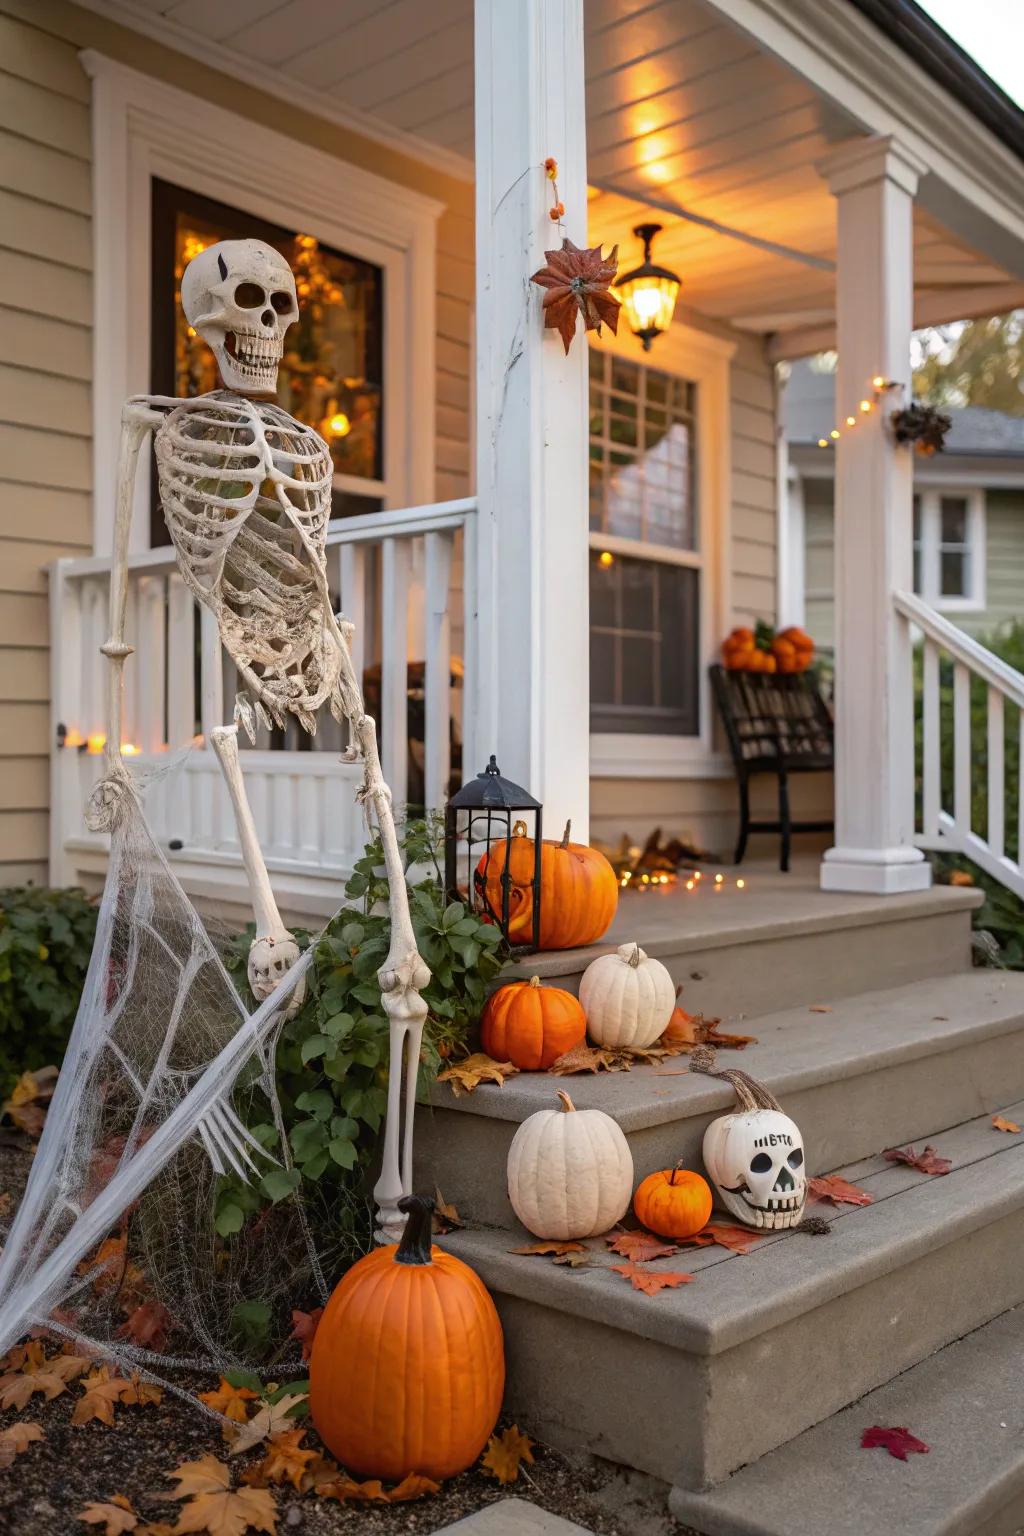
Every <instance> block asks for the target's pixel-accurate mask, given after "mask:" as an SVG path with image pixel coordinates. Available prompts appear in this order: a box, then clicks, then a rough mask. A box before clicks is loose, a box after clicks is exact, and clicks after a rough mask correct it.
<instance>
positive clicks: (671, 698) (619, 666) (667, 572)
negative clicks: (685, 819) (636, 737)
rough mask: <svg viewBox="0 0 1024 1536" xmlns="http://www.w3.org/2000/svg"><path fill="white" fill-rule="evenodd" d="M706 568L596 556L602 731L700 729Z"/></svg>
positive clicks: (596, 691) (597, 691) (596, 690)
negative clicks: (701, 606) (605, 559)
mask: <svg viewBox="0 0 1024 1536" xmlns="http://www.w3.org/2000/svg"><path fill="white" fill-rule="evenodd" d="M699 591H700V575H699V572H698V571H696V570H693V569H691V568H689V567H687V566H677V565H669V564H666V563H663V562H661V561H655V560H634V559H632V558H622V557H621V556H618V555H616V556H615V557H614V558H613V560H612V562H611V564H604V565H602V563H601V558H600V554H599V552H598V551H596V550H595V551H592V552H591V560H590V627H591V649H590V657H591V674H590V677H591V680H590V701H591V709H590V723H591V729H592V730H594V731H625V732H632V733H651V734H657V735H673V736H694V735H696V734H697V733H698V731H699V709H698V676H699V651H698V622H699Z"/></svg>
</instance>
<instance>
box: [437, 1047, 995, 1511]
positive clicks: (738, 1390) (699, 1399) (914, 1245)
mask: <svg viewBox="0 0 1024 1536" xmlns="http://www.w3.org/2000/svg"><path fill="white" fill-rule="evenodd" d="M748 1054H749V1053H748ZM1011 1054H1020V1049H1019V1042H1018V1043H1017V1046H1016V1049H1015V1051H1014V1052H1013V1053H1008V1054H1007V1056H1006V1060H1007V1061H1009V1059H1010V1055H1011ZM745 1065H746V1063H745ZM961 1069H962V1071H963V1073H964V1074H965V1075H968V1074H969V1072H970V1064H969V1061H968V1060H964V1061H963V1062H962V1063H961ZM620 1081H621V1080H620ZM625 1081H627V1082H628V1079H626V1080H625ZM677 1081H678V1080H677ZM684 1081H685V1080H684ZM507 1091H508V1089H507V1088H506V1089H504V1090H501V1092H507ZM910 1107H911V1106H907V1108H910ZM1002 1107H1004V1108H1005V1111H1006V1113H1007V1114H1008V1115H1009V1117H1010V1118H1011V1119H1013V1118H1016V1119H1017V1120H1018V1121H1021V1120H1022V1118H1024V1100H1022V1101H1021V1102H1019V1103H1016V1104H1013V1103H1011V1104H1008V1105H1005V1104H1004V1106H1002ZM923 1136H926V1137H927V1140H928V1141H930V1142H932V1143H933V1144H934V1145H935V1146H936V1147H937V1148H938V1150H939V1151H940V1153H942V1154H943V1155H944V1156H947V1157H949V1158H951V1159H952V1161H953V1171H952V1172H951V1173H950V1174H949V1175H948V1176H946V1177H938V1178H936V1177H929V1176H927V1175H924V1174H920V1173H917V1172H916V1171H915V1170H913V1169H911V1168H906V1167H903V1166H896V1165H893V1164H890V1163H887V1162H885V1161H884V1160H883V1159H882V1158H881V1157H877V1156H874V1157H870V1158H867V1159H865V1160H862V1161H860V1162H855V1163H853V1164H851V1165H849V1166H846V1167H844V1168H842V1169H841V1170H839V1171H841V1172H842V1173H843V1174H844V1176H845V1177H847V1178H850V1179H852V1180H853V1181H854V1182H855V1183H858V1184H860V1185H861V1186H862V1187H863V1188H865V1189H867V1190H868V1191H869V1192H871V1193H872V1194H873V1195H874V1196H875V1203H874V1204H872V1205H871V1206H868V1207H863V1208H859V1207H843V1208H841V1209H840V1210H839V1211H836V1212H835V1213H834V1214H833V1213H832V1211H831V1209H830V1208H829V1207H824V1208H822V1209H823V1210H824V1212H825V1213H826V1214H827V1215H828V1217H829V1219H830V1220H831V1221H832V1224H833V1230H832V1232H831V1233H830V1234H829V1235H828V1236H824V1237H810V1236H806V1235H803V1234H799V1233H780V1234H773V1235H772V1236H770V1237H766V1238H764V1239H762V1240H761V1241H760V1242H759V1243H758V1244H757V1245H756V1246H755V1248H754V1250H753V1251H752V1252H751V1253H750V1254H749V1255H747V1256H741V1255H736V1254H732V1253H729V1252H727V1251H726V1250H724V1249H718V1248H714V1249H701V1250H690V1251H686V1250H684V1251H683V1252H682V1253H681V1254H678V1255H675V1256H673V1257H671V1258H669V1259H667V1260H660V1261H659V1264H660V1266H661V1267H663V1268H667V1269H675V1270H678V1269H683V1270H685V1271H687V1272H689V1273H692V1274H694V1275H695V1276H696V1279H695V1281H694V1283H692V1284H688V1285H684V1286H680V1287H679V1288H677V1289H674V1290H666V1291H663V1292H661V1293H660V1294H659V1295H657V1296H654V1297H648V1296H645V1295H643V1294H641V1293H639V1292H636V1291H633V1290H631V1289H630V1288H629V1287H628V1285H627V1283H626V1281H625V1280H624V1279H622V1278H621V1277H620V1276H618V1275H616V1274H613V1273H612V1272H611V1270H610V1268H608V1267H607V1266H608V1265H610V1264H611V1263H612V1262H619V1261H618V1260H615V1259H612V1258H610V1257H609V1256H608V1255H607V1253H606V1251H602V1250H604V1245H603V1244H602V1243H600V1242H595V1243H594V1244H593V1247H594V1249H595V1262H594V1264H593V1266H590V1267H585V1268H581V1269H578V1270H569V1269H567V1268H563V1267H558V1266H554V1265H551V1264H550V1263H549V1262H548V1261H546V1260H543V1259H539V1258H532V1257H525V1256H519V1255H514V1254H511V1253H510V1252H509V1249H510V1248H512V1247H514V1246H516V1242H517V1240H521V1238H519V1239H517V1237H516V1236H514V1235H513V1234H512V1233H510V1231H508V1230H494V1229H479V1230H467V1231H464V1232H460V1233H455V1234H452V1235H451V1236H450V1237H448V1238H445V1239H443V1243H444V1246H446V1247H448V1248H450V1249H451V1251H453V1252H455V1253H458V1254H459V1255H460V1256H461V1257H462V1258H464V1259H465V1260H466V1261H467V1262H468V1263H470V1264H471V1265H472V1266H473V1267H474V1268H475V1269H476V1270H477V1272H478V1273H479V1274H480V1275H481V1277H482V1279H483V1280H484V1282H485V1283H486V1284H487V1286H488V1287H489V1289H490V1290H491V1292H492V1294H493V1295H494V1297H495V1300H496V1302H497V1304H498V1308H499V1311H500V1312H501V1314H502V1318H503V1322H504V1323H505V1327H506V1338H507V1342H508V1348H507V1353H508V1388H507V1394H506V1407H507V1409H508V1410H509V1412H511V1413H512V1414H513V1415H515V1416H516V1417H517V1418H518V1419H519V1421H520V1422H521V1423H523V1424H525V1425H527V1426H529V1427H530V1428H531V1429H532V1430H533V1431H534V1432H535V1433H537V1434H538V1435H539V1436H540V1437H541V1438H542V1439H545V1440H547V1441H548V1442H549V1443H552V1444H555V1445H559V1446H563V1447H566V1448H577V1449H585V1450H589V1451H592V1452H595V1453H597V1454H599V1455H602V1456H605V1457H608V1458H609V1459H611V1460H613V1461H618V1462H622V1463H625V1464H626V1465H628V1466H632V1467H636V1468H638V1469H640V1470H641V1471H645V1472H649V1473H651V1474H653V1475H654V1476H656V1477H660V1478H662V1479H664V1480H665V1481H666V1482H669V1483H673V1484H676V1485H678V1486H679V1487H681V1488H684V1489H690V1490H698V1489H706V1488H708V1487H710V1486H712V1485H713V1484H715V1483H718V1482H720V1481H721V1480H722V1479H724V1478H726V1477H727V1476H728V1475H729V1474H730V1473H731V1472H733V1471H735V1470H736V1468H738V1467H740V1466H743V1465H745V1464H746V1463H749V1462H753V1461H755V1460H756V1459H757V1458H758V1457H760V1456H764V1455H765V1454H766V1453H767V1452H770V1451H773V1450H774V1449H775V1448H776V1447H777V1446H780V1445H783V1444H785V1443H786V1442H787V1441H789V1440H792V1439H794V1437H796V1436H798V1435H800V1434H801V1433H802V1432H803V1431H804V1430H807V1429H808V1428H809V1427H810V1426H812V1425H815V1424H818V1423H820V1422H821V1421H822V1420H825V1419H827V1418H828V1417H829V1416H830V1415H833V1414H835V1413H836V1412H837V1411H838V1410H840V1409H842V1408H844V1407H845V1406H846V1405H848V1404H850V1403H852V1402H855V1401H856V1400H857V1399H858V1398H860V1397H861V1396H863V1394H864V1393H866V1392H870V1391H872V1390H874V1389H875V1388H877V1387H879V1386H880V1385H881V1384H882V1383H883V1382H885V1381H887V1380H889V1379H890V1378H891V1377H893V1376H894V1375H895V1374H896V1373H898V1372H900V1371H905V1370H907V1369H908V1368H910V1367H912V1366H915V1365H917V1364H918V1362H920V1361H922V1360H925V1359H926V1358H927V1357H928V1356H929V1355H931V1354H933V1353H934V1352H935V1351H936V1350H940V1349H942V1348H943V1346H945V1345H947V1344H950V1343H951V1342H952V1341H953V1340H956V1339H958V1338H961V1337H962V1336H963V1335H965V1334H967V1333H970V1332H971V1331H972V1330H974V1329H976V1328H978V1327H980V1326H981V1325H983V1324H985V1323H987V1322H989V1321H990V1320H991V1319H993V1318H995V1317H997V1316H998V1315H999V1314H1000V1313H1003V1312H1005V1311H1007V1310H1008V1309H1009V1308H1011V1307H1014V1306H1016V1305H1017V1304H1019V1303H1021V1302H1024V1265H1022V1264H1021V1262H1020V1254H1021V1252H1022V1251H1024V1136H1021V1137H1012V1136H1009V1135H1007V1134H1005V1133H1003V1132H999V1131H996V1130H994V1129H993V1127H992V1125H991V1120H990V1116H989V1113H987V1112H986V1113H985V1114H984V1115H982V1116H980V1117H978V1118H975V1119H973V1120H971V1121H968V1122H966V1123H964V1124H960V1125H957V1126H955V1127H953V1128H951V1129H948V1130H945V1131H943V1130H940V1129H938V1127H937V1126H936V1125H934V1124H933V1126H932V1128H931V1130H930V1131H928V1130H926V1129H925V1128H922V1133H919V1139H922V1137H923ZM812 1158H813V1154H812ZM810 1165H811V1166H814V1165H815V1164H814V1162H811V1164H810ZM816 1166H817V1170H818V1171H819V1172H820V1171H823V1170H824V1169H825V1168H826V1167H827V1166H828V1164H827V1163H822V1162H821V1161H820V1160H817V1162H816ZM449 1198H457V1199H458V1202H459V1204H460V1206H461V1204H462V1200H461V1197H460V1196H457V1195H456V1193H455V1191H454V1190H452V1192H451V1194H450V1195H449ZM867 1422H871V1421H870V1420H869V1421H867ZM894 1422H898V1423H911V1427H912V1428H913V1427H914V1426H913V1424H912V1422H911V1420H910V1419H909V1418H900V1419H897V1420H895V1421H894ZM918 1432H919V1433H922V1434H923V1435H924V1438H925V1439H927V1438H928V1436H927V1434H925V1433H924V1427H923V1426H918ZM863 1454H864V1455H865V1456H866V1455H867V1453H866V1452H865V1453H863ZM879 1454H881V1453H879ZM893 1465H894V1466H895V1465H896V1464H895V1463H893ZM901 1470H903V1469H901ZM798 1496H799V1488H796V1489H794V1497H798ZM677 1514H679V1515H680V1518H682V1515H681V1511H680V1510H677ZM687 1518H688V1519H689V1518H691V1517H690V1516H689V1515H688V1516H687ZM692 1519H693V1523H694V1524H696V1526H697V1528H698V1529H703V1527H702V1526H701V1522H700V1520H699V1519H697V1518H696V1516H693V1517H692ZM891 1528H892V1529H898V1528H900V1527H899V1526H898V1525H894V1526H893V1527H891ZM722 1529H723V1530H727V1529H731V1527H728V1526H723V1527H722ZM736 1529H737V1530H739V1529H746V1528H745V1527H737V1528H736ZM801 1529H802V1528H801ZM938 1529H940V1528H936V1532H937V1531H938ZM941 1529H944V1528H941ZM964 1529H970V1527H964ZM816 1530H817V1533H820V1536H824V1533H825V1532H828V1533H829V1536H833V1527H832V1526H831V1525H825V1526H822V1525H820V1524H819V1525H818V1527H817V1528H816ZM929 1536H932V1532H931V1530H930V1529H929Z"/></svg>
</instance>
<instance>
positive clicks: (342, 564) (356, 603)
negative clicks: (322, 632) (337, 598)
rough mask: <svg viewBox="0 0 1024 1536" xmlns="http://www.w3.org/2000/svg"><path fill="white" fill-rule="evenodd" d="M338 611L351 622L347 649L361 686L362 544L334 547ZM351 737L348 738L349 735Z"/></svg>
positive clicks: (363, 632)
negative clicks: (338, 592) (338, 594)
mask: <svg viewBox="0 0 1024 1536" xmlns="http://www.w3.org/2000/svg"><path fill="white" fill-rule="evenodd" d="M338 577H339V588H340V591H341V611H342V613H343V614H344V615H345V617H346V618H347V619H348V620H349V622H350V623H351V624H352V626H353V631H352V639H351V642H350V650H351V652H352V668H353V671H354V672H355V674H356V678H357V679H358V682H359V686H360V688H361V687H362V686H363V668H364V667H365V665H366V546H365V544H342V545H341V546H340V547H339V550H338ZM350 739H351V738H350Z"/></svg>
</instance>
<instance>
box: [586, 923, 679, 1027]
mask: <svg viewBox="0 0 1024 1536" xmlns="http://www.w3.org/2000/svg"><path fill="white" fill-rule="evenodd" d="M580 1002H581V1003H582V1004H583V1012H584V1013H585V1014H586V1016H587V1033H588V1034H589V1036H590V1038H591V1040H593V1041H594V1042H595V1043H596V1044H597V1045H603V1046H606V1047H607V1048H608V1049H609V1050H622V1049H625V1050H635V1051H642V1050H644V1049H645V1048H646V1047H647V1046H648V1045H653V1044H654V1042H655V1040H657V1039H658V1037H659V1036H660V1035H663V1034H664V1032H665V1030H666V1028H667V1027H668V1021H669V1019H670V1018H671V1017H672V1010H673V1008H674V1007H675V1005H676V989H675V987H674V986H673V985H672V977H671V976H670V975H669V973H668V971H667V970H666V969H665V967H664V966H663V965H662V963H661V961H660V960H649V959H648V957H647V956H646V955H645V954H644V951H643V950H642V949H641V948H640V946H639V944H620V945H619V947H618V949H617V950H616V951H615V953H614V954H612V955H600V956H599V957H598V958H597V959H596V960H592V961H591V962H590V964H589V965H588V966H587V968H586V970H585V971H584V972H583V977H582V980H581V981H580Z"/></svg>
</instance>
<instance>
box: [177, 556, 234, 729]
mask: <svg viewBox="0 0 1024 1536" xmlns="http://www.w3.org/2000/svg"><path fill="white" fill-rule="evenodd" d="M195 612H196V609H195V599H194V598H193V596H192V594H191V592H190V591H189V590H188V588H187V587H186V585H185V583H184V582H183V581H182V579H181V577H180V576H179V575H178V573H177V571H173V572H172V573H171V575H170V576H168V578H167V740H168V743H169V745H170V746H171V747H172V748H178V747H184V746H187V745H188V743H189V742H190V741H191V740H192V738H193V736H194V735H195V733H196V658H195V646H196V628H195ZM221 723H223V722H221Z"/></svg>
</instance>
